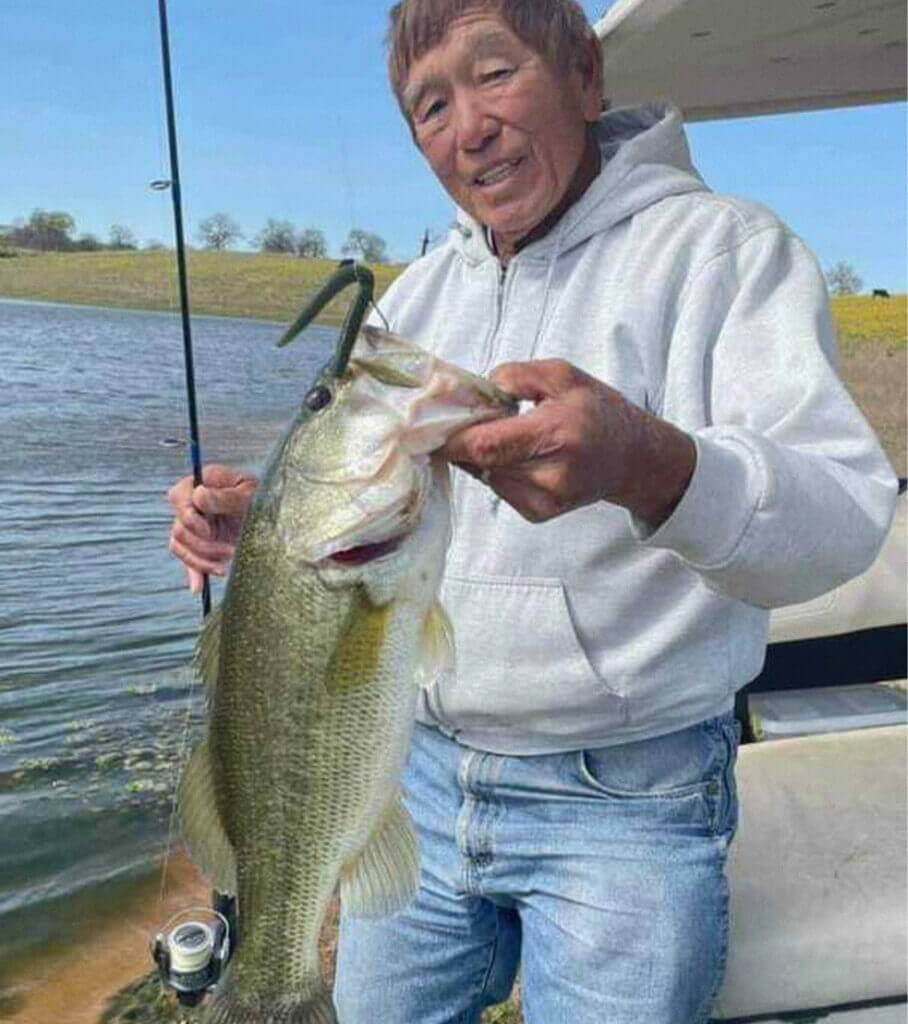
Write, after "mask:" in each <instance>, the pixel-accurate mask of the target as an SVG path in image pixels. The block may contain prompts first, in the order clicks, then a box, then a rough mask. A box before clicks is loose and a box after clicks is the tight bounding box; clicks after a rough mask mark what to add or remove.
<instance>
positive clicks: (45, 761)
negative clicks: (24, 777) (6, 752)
mask: <svg viewBox="0 0 908 1024" xmlns="http://www.w3.org/2000/svg"><path fill="white" fill-rule="evenodd" d="M59 763H60V759H59V758H58V757H23V758H20V760H19V764H18V767H19V769H20V770H21V771H23V772H36V771H40V772H49V771H50V770H51V768H56V767H57V765H58V764H59Z"/></svg>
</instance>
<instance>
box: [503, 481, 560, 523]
mask: <svg viewBox="0 0 908 1024" xmlns="http://www.w3.org/2000/svg"><path fill="white" fill-rule="evenodd" d="M488 483H489V486H490V487H491V488H492V490H493V491H494V492H495V493H496V494H497V495H498V496H499V498H501V499H502V500H503V501H506V502H507V503H508V504H509V505H510V506H511V507H512V508H513V509H515V510H516V511H517V512H519V513H520V514H521V515H522V516H523V518H524V519H526V520H528V521H529V522H531V523H542V522H544V521H545V520H547V519H552V518H553V517H554V516H556V515H557V514H558V508H557V504H556V502H555V501H554V499H553V498H552V496H551V495H550V494H547V493H546V492H545V491H542V490H540V489H539V488H538V487H535V486H534V485H533V484H531V483H528V482H527V481H525V480H521V479H517V478H515V477H512V476H508V475H507V474H505V473H491V474H490V475H489V480H488Z"/></svg>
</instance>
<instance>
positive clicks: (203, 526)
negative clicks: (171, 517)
mask: <svg viewBox="0 0 908 1024" xmlns="http://www.w3.org/2000/svg"><path fill="white" fill-rule="evenodd" d="M176 518H177V522H179V523H181V524H182V525H183V526H184V527H185V528H186V530H188V531H189V532H190V533H193V534H195V535H196V537H201V538H202V539H203V540H212V539H214V536H215V533H214V530H213V529H212V527H211V523H210V522H209V521H208V520H207V519H206V518H205V517H204V516H203V515H202V513H201V512H199V510H198V509H197V508H195V507H194V506H193V505H184V506H182V508H180V509H178V510H177V516H176Z"/></svg>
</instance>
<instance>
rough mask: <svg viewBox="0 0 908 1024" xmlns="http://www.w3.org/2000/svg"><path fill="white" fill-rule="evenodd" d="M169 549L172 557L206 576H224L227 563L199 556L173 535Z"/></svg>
mask: <svg viewBox="0 0 908 1024" xmlns="http://www.w3.org/2000/svg"><path fill="white" fill-rule="evenodd" d="M170 551H171V554H173V555H174V557H176V558H179V560H180V561H181V562H182V563H183V564H184V565H185V566H187V567H188V568H190V569H195V570H196V572H200V573H204V574H205V575H206V576H226V575H227V565H226V564H225V563H223V562H219V561H214V560H212V559H209V558H201V557H199V556H198V555H197V554H196V553H195V552H194V551H192V550H191V549H190V548H188V547H186V546H185V544H181V543H180V541H178V540H177V539H176V538H175V537H174V536H173V535H171V538H170Z"/></svg>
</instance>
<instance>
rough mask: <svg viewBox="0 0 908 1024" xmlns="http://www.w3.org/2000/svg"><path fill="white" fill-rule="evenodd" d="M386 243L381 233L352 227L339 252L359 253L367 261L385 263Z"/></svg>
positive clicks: (386, 257)
mask: <svg viewBox="0 0 908 1024" xmlns="http://www.w3.org/2000/svg"><path fill="white" fill-rule="evenodd" d="M387 249H388V245H387V243H386V242H385V240H384V239H383V238H382V237H381V235H373V234H371V233H370V232H368V231H363V229H362V228H353V230H352V231H351V232H350V234H349V235H348V236H347V241H346V242H344V245H343V248H342V249H341V252H342V253H344V254H346V255H351V256H352V255H355V254H356V253H359V255H360V256H361V257H362V258H363V259H364V260H365V261H366V262H367V263H385V262H387V259H388V252H387Z"/></svg>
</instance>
